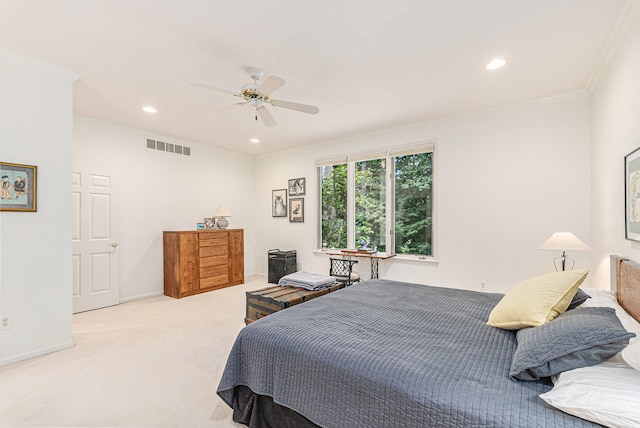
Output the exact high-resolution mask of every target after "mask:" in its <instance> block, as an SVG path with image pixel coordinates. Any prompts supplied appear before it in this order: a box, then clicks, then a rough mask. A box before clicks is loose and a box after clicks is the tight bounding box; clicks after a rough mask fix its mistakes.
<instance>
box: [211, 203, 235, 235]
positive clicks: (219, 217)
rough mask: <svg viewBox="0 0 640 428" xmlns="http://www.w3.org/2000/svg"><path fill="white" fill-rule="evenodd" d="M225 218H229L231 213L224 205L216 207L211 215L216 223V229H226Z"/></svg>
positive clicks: (226, 221)
mask: <svg viewBox="0 0 640 428" xmlns="http://www.w3.org/2000/svg"><path fill="white" fill-rule="evenodd" d="M226 217H231V211H229V209H228V208H227V207H225V206H224V205H218V208H216V211H215V212H214V213H213V218H214V219H215V222H216V227H217V228H218V229H226V228H227V227H228V226H229V220H227V219H226Z"/></svg>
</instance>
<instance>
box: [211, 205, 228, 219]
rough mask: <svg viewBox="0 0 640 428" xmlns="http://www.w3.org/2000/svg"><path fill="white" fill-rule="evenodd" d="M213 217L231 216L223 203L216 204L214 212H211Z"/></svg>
mask: <svg viewBox="0 0 640 428" xmlns="http://www.w3.org/2000/svg"><path fill="white" fill-rule="evenodd" d="M213 216H214V217H231V211H229V209H228V208H227V207H225V206H224V205H218V208H216V210H215V212H214V213H213Z"/></svg>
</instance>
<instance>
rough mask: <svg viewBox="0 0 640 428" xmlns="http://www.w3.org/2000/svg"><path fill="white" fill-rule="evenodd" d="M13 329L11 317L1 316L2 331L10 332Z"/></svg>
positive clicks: (0, 325)
mask: <svg viewBox="0 0 640 428" xmlns="http://www.w3.org/2000/svg"><path fill="white" fill-rule="evenodd" d="M10 328H11V317H10V316H9V315H0V330H8V329H10Z"/></svg>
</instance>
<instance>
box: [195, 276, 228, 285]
mask: <svg viewBox="0 0 640 428" xmlns="http://www.w3.org/2000/svg"><path fill="white" fill-rule="evenodd" d="M228 282H229V275H227V274H224V275H216V276H210V277H208V278H200V288H209V287H215V286H216V285H224V284H227V283H228Z"/></svg>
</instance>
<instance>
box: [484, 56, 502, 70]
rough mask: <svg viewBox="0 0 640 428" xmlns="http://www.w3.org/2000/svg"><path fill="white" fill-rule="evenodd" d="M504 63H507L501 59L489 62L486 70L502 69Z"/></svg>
mask: <svg viewBox="0 0 640 428" xmlns="http://www.w3.org/2000/svg"><path fill="white" fill-rule="evenodd" d="M506 63H507V61H505V60H503V59H502V58H496V59H494V60H493V61H491V62H490V63H489V64H487V70H495V69H496V68H500V67H502V66H503V65H505V64H506Z"/></svg>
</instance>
